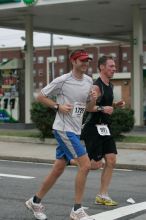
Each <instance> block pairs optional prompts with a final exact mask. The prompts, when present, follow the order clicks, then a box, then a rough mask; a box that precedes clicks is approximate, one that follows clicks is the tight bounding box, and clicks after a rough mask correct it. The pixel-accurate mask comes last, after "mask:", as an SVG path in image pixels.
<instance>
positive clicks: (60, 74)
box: [59, 68, 64, 76]
mask: <svg viewBox="0 0 146 220" xmlns="http://www.w3.org/2000/svg"><path fill="white" fill-rule="evenodd" d="M63 74H64V69H63V68H60V69H59V76H62V75H63Z"/></svg>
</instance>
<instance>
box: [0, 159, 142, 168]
mask: <svg viewBox="0 0 146 220" xmlns="http://www.w3.org/2000/svg"><path fill="white" fill-rule="evenodd" d="M0 160H5V161H7V160H9V161H18V162H29V163H42V164H54V162H55V160H53V159H48V160H46V159H40V158H32V157H14V156H0ZM115 169H128V170H142V171H146V165H133V164H119V163H117V164H116V166H115Z"/></svg>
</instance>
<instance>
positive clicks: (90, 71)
mask: <svg viewBox="0 0 146 220" xmlns="http://www.w3.org/2000/svg"><path fill="white" fill-rule="evenodd" d="M92 73H93V69H92V67H89V68H88V74H89V75H92Z"/></svg>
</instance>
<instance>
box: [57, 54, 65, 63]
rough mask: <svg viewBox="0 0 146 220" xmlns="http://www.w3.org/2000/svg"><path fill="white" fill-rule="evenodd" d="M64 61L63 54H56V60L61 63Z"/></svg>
mask: <svg viewBox="0 0 146 220" xmlns="http://www.w3.org/2000/svg"><path fill="white" fill-rule="evenodd" d="M64 61H65V56H64V55H59V56H58V62H59V63H63V62H64Z"/></svg>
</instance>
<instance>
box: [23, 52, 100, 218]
mask: <svg viewBox="0 0 146 220" xmlns="http://www.w3.org/2000/svg"><path fill="white" fill-rule="evenodd" d="M90 60H91V58H90V57H89V55H88V53H87V52H86V51H85V50H76V51H74V52H72V54H71V55H70V61H71V63H72V66H73V69H72V71H71V72H69V73H67V74H64V75H62V76H60V77H58V78H56V79H54V80H53V81H52V82H51V83H50V84H48V85H47V86H46V87H45V88H43V89H42V90H41V93H40V94H39V95H38V97H37V100H38V101H39V102H41V103H43V104H45V105H47V106H49V107H52V108H54V109H56V110H57V114H56V118H55V121H54V124H53V131H54V136H55V138H56V140H57V142H58V146H57V149H56V161H55V164H54V166H53V168H52V171H51V173H50V174H49V175H48V176H47V177H46V179H45V181H44V182H43V184H42V186H41V188H40V190H39V191H38V192H37V193H36V194H35V196H34V197H32V198H30V199H29V200H28V201H26V206H27V208H29V209H30V210H31V211H32V212H33V214H34V216H35V218H36V219H38V220H46V219H47V216H46V214H45V213H43V209H42V208H43V207H42V204H41V203H40V202H41V200H42V198H43V197H44V196H45V194H46V193H47V192H48V191H49V190H50V188H51V187H52V186H53V185H54V184H55V182H56V180H57V179H58V177H59V176H60V175H61V174H62V173H63V171H64V169H65V167H66V164H67V162H68V161H70V160H71V159H73V158H76V159H77V161H78V164H79V166H78V173H77V177H76V180H75V201H74V207H73V208H72V211H71V214H70V218H71V219H72V220H88V219H93V218H91V217H89V216H88V215H87V213H86V212H85V211H84V209H83V208H82V205H81V202H82V197H83V192H84V188H85V182H86V178H87V174H88V172H89V170H90V160H89V158H88V156H87V153H86V150H85V147H84V146H83V145H82V144H81V143H80V137H79V135H80V133H81V126H82V118H83V113H84V111H85V109H87V110H88V111H96V106H95V103H96V98H97V92H96V91H94V90H93V87H92V84H93V82H92V79H91V78H90V77H89V76H87V75H85V72H86V71H87V69H88V66H89V61H90ZM52 96H56V102H55V101H54V100H53V99H52Z"/></svg>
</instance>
